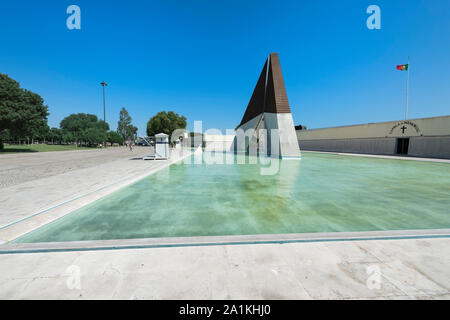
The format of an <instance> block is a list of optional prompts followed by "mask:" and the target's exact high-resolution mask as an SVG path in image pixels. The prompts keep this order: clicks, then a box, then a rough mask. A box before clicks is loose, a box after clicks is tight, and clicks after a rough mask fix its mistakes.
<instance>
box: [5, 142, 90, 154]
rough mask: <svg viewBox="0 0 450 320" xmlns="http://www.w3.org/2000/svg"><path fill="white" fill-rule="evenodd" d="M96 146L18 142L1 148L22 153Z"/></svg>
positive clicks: (6, 152)
mask: <svg viewBox="0 0 450 320" xmlns="http://www.w3.org/2000/svg"><path fill="white" fill-rule="evenodd" d="M92 149H95V148H87V147H78V148H77V147H76V146H74V145H48V144H33V145H26V144H18V145H5V148H4V149H3V150H0V155H1V154H10V153H22V152H27V153H30V152H50V151H71V150H92Z"/></svg>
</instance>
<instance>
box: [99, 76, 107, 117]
mask: <svg viewBox="0 0 450 320" xmlns="http://www.w3.org/2000/svg"><path fill="white" fill-rule="evenodd" d="M100 84H101V86H102V87H103V121H104V122H105V123H106V100H105V87H107V86H108V84H107V83H106V82H105V81H102V83H100Z"/></svg>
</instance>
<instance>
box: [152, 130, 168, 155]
mask: <svg viewBox="0 0 450 320" xmlns="http://www.w3.org/2000/svg"><path fill="white" fill-rule="evenodd" d="M155 139H156V146H155V159H156V160H167V159H169V156H170V151H169V136H168V135H167V134H165V133H159V134H157V135H155Z"/></svg>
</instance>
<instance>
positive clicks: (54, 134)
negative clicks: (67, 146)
mask: <svg viewBox="0 0 450 320" xmlns="http://www.w3.org/2000/svg"><path fill="white" fill-rule="evenodd" d="M62 135H63V134H62V130H61V129H58V128H51V129H50V133H49V140H51V141H52V144H54V143H55V142H56V143H58V144H61V142H62Z"/></svg>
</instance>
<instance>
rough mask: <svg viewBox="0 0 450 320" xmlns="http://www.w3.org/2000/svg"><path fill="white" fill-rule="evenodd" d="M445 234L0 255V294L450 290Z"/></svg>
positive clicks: (372, 295) (292, 294) (449, 294)
mask: <svg viewBox="0 0 450 320" xmlns="http://www.w3.org/2000/svg"><path fill="white" fill-rule="evenodd" d="M449 246H450V239H429V240H428V239H427V240H388V241H378V240H377V241H355V242H331V243H302V244H283V245H277V244H270V245H235V246H208V247H179V248H156V249H136V250H112V251H93V252H62V253H34V254H11V255H0V299H450V268H449V267H448V266H449V265H450V254H449V250H448V248H449Z"/></svg>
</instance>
